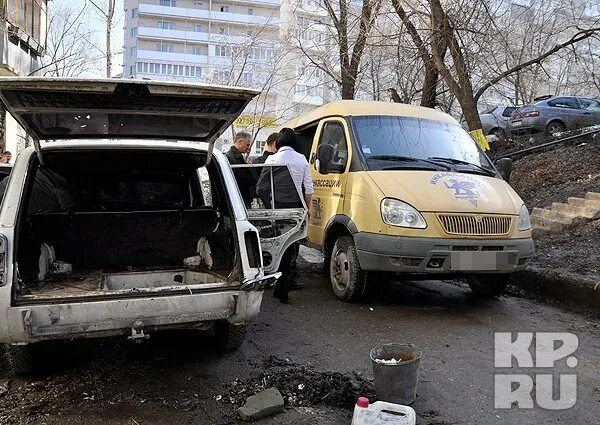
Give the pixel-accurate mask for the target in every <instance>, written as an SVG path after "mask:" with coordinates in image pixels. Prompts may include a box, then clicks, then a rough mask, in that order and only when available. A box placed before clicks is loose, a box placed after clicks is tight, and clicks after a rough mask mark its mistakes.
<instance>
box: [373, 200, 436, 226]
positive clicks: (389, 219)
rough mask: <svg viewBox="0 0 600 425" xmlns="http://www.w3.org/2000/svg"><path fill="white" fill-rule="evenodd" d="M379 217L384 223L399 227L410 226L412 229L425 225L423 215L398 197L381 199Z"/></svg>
mask: <svg viewBox="0 0 600 425" xmlns="http://www.w3.org/2000/svg"><path fill="white" fill-rule="evenodd" d="M381 218H383V222H384V223H386V224H390V225H392V226H400V227H411V228H413V229H424V228H426V227H427V223H425V219H424V218H423V216H422V215H421V214H420V213H419V211H417V210H416V209H415V208H413V207H412V206H411V205H409V204H407V203H406V202H402V201H399V200H398V199H392V198H385V199H383V201H381Z"/></svg>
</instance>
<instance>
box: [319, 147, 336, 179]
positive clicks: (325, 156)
mask: <svg viewBox="0 0 600 425" xmlns="http://www.w3.org/2000/svg"><path fill="white" fill-rule="evenodd" d="M333 153H334V148H333V146H331V145H326V144H323V145H319V146H318V147H317V162H316V165H317V171H318V172H319V173H320V174H329V164H330V163H331V160H332V159H333Z"/></svg>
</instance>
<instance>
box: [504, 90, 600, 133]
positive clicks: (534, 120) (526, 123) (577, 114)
mask: <svg viewBox="0 0 600 425" xmlns="http://www.w3.org/2000/svg"><path fill="white" fill-rule="evenodd" d="M595 124H600V100H597V99H590V98H585V97H576V96H542V97H538V98H536V99H535V103H532V104H531V105H525V106H523V107H521V108H517V109H516V110H515V111H514V112H513V113H512V116H511V119H510V127H509V128H510V132H511V133H513V134H521V133H539V132H545V133H546V134H548V135H550V134H554V133H558V132H561V131H564V130H573V129H576V128H581V127H587V126H591V125H595Z"/></svg>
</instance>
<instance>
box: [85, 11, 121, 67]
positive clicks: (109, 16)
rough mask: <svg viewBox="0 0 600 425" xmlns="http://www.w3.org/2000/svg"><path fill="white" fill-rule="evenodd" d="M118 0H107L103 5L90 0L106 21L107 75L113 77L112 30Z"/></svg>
mask: <svg viewBox="0 0 600 425" xmlns="http://www.w3.org/2000/svg"><path fill="white" fill-rule="evenodd" d="M116 1H117V0H106V4H105V5H104V6H103V7H101V6H99V5H98V3H97V1H96V0H89V2H90V3H91V4H92V6H94V8H95V9H96V10H97V11H98V12H99V13H100V15H101V16H102V17H103V19H105V22H106V51H105V54H106V76H107V77H108V78H110V77H112V56H113V50H112V31H113V26H114V19H115V3H116Z"/></svg>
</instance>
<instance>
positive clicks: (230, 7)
mask: <svg viewBox="0 0 600 425" xmlns="http://www.w3.org/2000/svg"><path fill="white" fill-rule="evenodd" d="M124 5H125V15H126V20H125V36H124V44H125V46H124V54H123V75H124V76H125V77H131V78H148V79H161V80H173V81H187V82H202V83H213V84H226V85H237V86H245V87H251V88H255V89H259V90H261V91H262V93H263V94H262V95H261V96H259V98H257V99H256V100H255V101H254V102H252V103H251V104H250V105H249V106H248V108H247V110H246V112H245V114H244V115H243V116H242V117H241V119H240V120H238V123H237V125H236V130H238V129H247V130H250V131H252V132H253V133H255V132H256V129H257V127H261V126H264V125H267V127H265V128H263V129H262V130H260V132H259V133H258V136H257V140H259V141H260V140H265V139H266V137H267V136H268V134H269V133H270V132H271V131H272V126H273V125H275V124H276V123H278V122H282V121H283V120H285V119H286V118H289V117H290V116H292V115H294V114H297V113H299V112H302V111H304V110H307V109H310V108H314V107H316V106H319V105H321V104H323V102H324V98H326V95H325V91H324V76H323V75H322V74H320V73H319V72H312V71H311V72H310V73H309V68H310V67H309V66H308V64H307V63H306V59H304V58H303V57H302V54H301V52H299V51H298V50H297V49H295V48H294V47H297V42H298V41H299V40H300V41H304V42H305V43H306V45H307V46H308V48H310V43H313V44H315V43H318V36H317V35H315V34H314V31H313V30H310V32H309V30H308V24H309V19H311V17H314V16H316V15H317V14H318V13H321V14H323V13H324V10H323V9H322V8H321V12H318V9H319V4H318V0H293V1H290V0H258V1H246V0H223V1H215V0H125V2H124ZM308 37H310V38H311V39H310V40H308ZM231 135H232V133H231V132H230V131H226V132H225V133H224V134H223V136H222V137H223V140H222V145H223V146H225V145H227V144H229V143H230V142H231V138H232V136H231ZM260 147H261V146H260V143H257V144H256V147H255V149H256V152H259V150H260Z"/></svg>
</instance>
